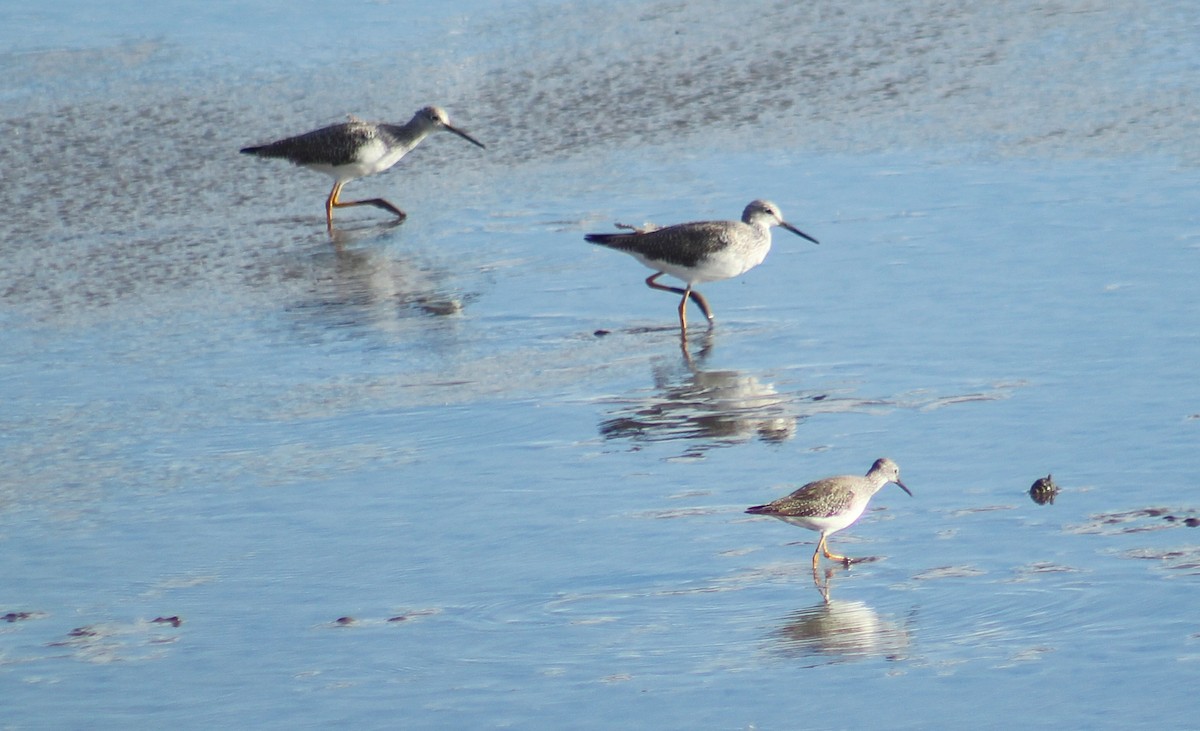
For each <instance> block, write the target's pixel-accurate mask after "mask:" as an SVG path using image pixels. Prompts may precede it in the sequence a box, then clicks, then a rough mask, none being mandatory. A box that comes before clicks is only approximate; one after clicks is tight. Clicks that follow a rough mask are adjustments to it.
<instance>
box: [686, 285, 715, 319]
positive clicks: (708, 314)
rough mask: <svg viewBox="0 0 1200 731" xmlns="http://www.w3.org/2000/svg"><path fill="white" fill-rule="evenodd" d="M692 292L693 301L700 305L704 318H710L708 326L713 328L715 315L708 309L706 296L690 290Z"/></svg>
mask: <svg viewBox="0 0 1200 731" xmlns="http://www.w3.org/2000/svg"><path fill="white" fill-rule="evenodd" d="M689 289H690V288H689ZM690 291H691V293H692V299H694V300H696V304H698V305H700V311H701V312H703V313H704V316H705V317H707V318H708V326H709V327H712V326H713V314H712V310H710V309H708V301H707V300H705V299H704V295H702V294H700V293H699V292H697V291H696V290H694V289H690Z"/></svg>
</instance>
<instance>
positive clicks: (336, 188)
mask: <svg viewBox="0 0 1200 731" xmlns="http://www.w3.org/2000/svg"><path fill="white" fill-rule="evenodd" d="M343 185H345V183H343V182H342V181H340V180H339V181H338V182H336V183H334V184H333V190H331V191H329V197H328V198H326V199H325V227H326V228H328V229H329V232H330V233H333V207H334V206H335V205H337V199H338V194H339V193H341V192H342V186H343Z"/></svg>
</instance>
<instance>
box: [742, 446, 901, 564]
mask: <svg viewBox="0 0 1200 731" xmlns="http://www.w3.org/2000/svg"><path fill="white" fill-rule="evenodd" d="M889 482H894V483H896V484H897V485H899V486H900V489H901V490H904V491H905V492H907V493H908V494H909V495H910V496H911V495H912V492H911V491H910V490H909V489H908V488H907V487H905V486H904V483H903V482H901V481H900V468H899V467H897V466H896V463H895V462H893V461H892V460H890V459H888V458H886V457H883V458H880V459H877V460H875V464H873V465H871V469H870V471H869V472H867V476H866V477H859V476H858V475H841V476H839V477H826V478H824V479H822V480H817V481H816V482H810V483H808V484H807V485H805V486H804V487H801V488H800V489H799V490H796V491H795V492H793V493H792V494H791V495H788V496H787V497H781V498H779V499H778V500H776V501H775V502H772V503H768V504H766V505H755V506H754V507H752V508H748V509H747V510H746V512H747V513H750V514H751V515H769V516H771V517H772V518H779V519H780V520H782V521H784V522H785V523H791V524H792V525H798V526H800V527H801V528H807V529H809V530H815V531H817V532H819V533H820V534H821V539H820V540H819V541H817V550H816V551H814V552H813V558H812V563H813V569H814V570H816V568H817V563H818V562H819V561H820V557H821V554H822V553H824V554H825V558H828V559H832V560H834V561H841V562H842V563H844V564H845V565H847V566H849V565H850V564H851V563H853V562H854V559H852V558H846V557H845V556H838V555H836V554H833V553H830V552H829V548H828V547H827V546H826V545H825V539H826V538H828V537H829V536H831V535H833V534H834V533H837V532H838V531H840V530H841V529H843V528H845V527H847V526H849V525H850V524H852V523H853V522H854V521H856V520H858V517H859V516H860V515H862V514H863V511H864V510H866V508H867V503H869V502H871V498H872V497H873V496H874V495H875V493H877V492H879V490H880V489H882V488H883V486H884V485H886V484H888V483H889Z"/></svg>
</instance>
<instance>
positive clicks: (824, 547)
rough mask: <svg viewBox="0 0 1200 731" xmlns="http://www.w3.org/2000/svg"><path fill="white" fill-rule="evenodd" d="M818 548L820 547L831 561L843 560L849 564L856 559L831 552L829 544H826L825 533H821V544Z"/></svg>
mask: <svg viewBox="0 0 1200 731" xmlns="http://www.w3.org/2000/svg"><path fill="white" fill-rule="evenodd" d="M818 548H820V549H821V550H822V551H824V553H825V558H827V559H829V560H831V561H841V562H842V563H844V564H846V565H847V566H849V565H850V563H851V562H852V561H853V560H854V559H851V558H847V557H845V556H839V555H837V554H836V553H830V552H829V546H827V545H825V534H824V533H822V534H821V544H820V545H819V546H818Z"/></svg>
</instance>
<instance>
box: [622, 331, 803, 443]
mask: <svg viewBox="0 0 1200 731" xmlns="http://www.w3.org/2000/svg"><path fill="white" fill-rule="evenodd" d="M712 337H713V335H712V333H711V332H709V333H706V334H705V337H704V338H703V340H702V341H701V347H700V349H699V350H698V351H697V353H696V355H695V356H693V355H692V354H691V352H690V351H689V348H688V342H687V341H686V340H683V341H681V348H682V350H683V360H682V364H681V365H677V364H671V365H667V364H662V365H658V366H656V367H655V368H654V390H653V393H651V394H650V395H647V396H644V397H640V398H632V399H621V400H619V401H618V402H617V403H618V404H619V408H617V409H615V410H614V411H612V412H610V415H609V416H608V418H606V419H605V420H604V421H602V422H601V423H600V433H601V434H603V435H604V437H605V438H606V439H630V440H633V441H637V442H666V441H675V440H695V441H696V442H697V444H695V445H693V448H694V449H695V450H700V451H702V450H704V449H707V448H710V447H714V446H720V445H728V444H738V443H742V442H747V441H750V440H752V439H754V438H756V437H757V438H759V439H761V440H763V441H766V442H784V441H787V440H788V439H791V438H792V437H793V436H794V435H795V433H796V422H797V420H798V419H799V418H800V417H799V415H798V414H797V413H796V409H795V407H794V401H795V397H794V396H791V395H788V394H780V393H779V392H778V391H776V390H775V387H774V386H773V385H771V384H769V383H763V382H762V381H760V380H759V379H758V378H756V377H754V376H752V375H748V374H746V373H744V372H742V371H738V370H706V369H705V368H704V367H703V363H704V361H705V360H706V359H707V357H708V355H709V353H710V352H711V350H712Z"/></svg>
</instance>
